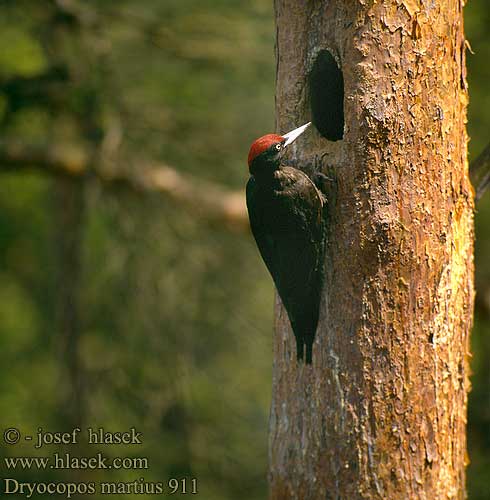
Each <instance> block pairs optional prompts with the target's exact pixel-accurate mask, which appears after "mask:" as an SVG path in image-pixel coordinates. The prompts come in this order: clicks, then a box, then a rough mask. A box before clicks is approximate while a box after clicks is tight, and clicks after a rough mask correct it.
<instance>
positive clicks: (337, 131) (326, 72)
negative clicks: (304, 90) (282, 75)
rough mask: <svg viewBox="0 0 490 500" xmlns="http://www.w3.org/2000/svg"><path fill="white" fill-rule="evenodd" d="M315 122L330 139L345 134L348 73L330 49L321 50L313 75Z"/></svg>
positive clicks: (312, 96) (332, 139) (312, 90)
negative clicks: (345, 72)
mask: <svg viewBox="0 0 490 500" xmlns="http://www.w3.org/2000/svg"><path fill="white" fill-rule="evenodd" d="M309 91H310V107H311V116H312V122H313V124H314V125H315V127H316V128H317V130H318V132H320V134H321V135H322V136H323V137H325V139H328V140H329V141H339V140H341V139H342V138H343V137H344V76H343V74H342V70H341V69H340V68H339V67H338V65H337V62H336V61H335V58H334V57H333V55H332V54H331V53H330V52H329V51H328V50H321V51H320V52H319V53H318V55H317V57H316V59H315V62H314V64H313V68H312V69H311V72H310V75H309Z"/></svg>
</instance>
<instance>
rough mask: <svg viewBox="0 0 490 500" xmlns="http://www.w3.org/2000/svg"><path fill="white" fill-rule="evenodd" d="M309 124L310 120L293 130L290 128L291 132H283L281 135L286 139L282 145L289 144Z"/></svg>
mask: <svg viewBox="0 0 490 500" xmlns="http://www.w3.org/2000/svg"><path fill="white" fill-rule="evenodd" d="M310 125H311V122H308V123H306V124H305V125H302V126H301V127H298V128H295V129H294V130H291V132H288V133H287V134H284V135H283V137H284V139H286V142H285V143H284V147H286V146H289V144H291V143H292V142H294V141H295V140H296V139H297V138H298V137H299V136H300V135H301V134H302V133H303V132H304V131H305V130H306V129H307V128H308V127H309V126H310Z"/></svg>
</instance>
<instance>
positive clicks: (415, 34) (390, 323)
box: [269, 0, 474, 500]
mask: <svg viewBox="0 0 490 500" xmlns="http://www.w3.org/2000/svg"><path fill="white" fill-rule="evenodd" d="M462 9H463V1H462V0H440V1H438V2H429V1H425V0H349V1H345V0H321V1H320V0H317V1H315V2H300V1H298V0H276V1H275V11H276V22H277V48H276V50H277V54H276V55H277V88H276V106H277V108H276V112H277V130H278V131H281V132H284V131H288V130H290V129H292V128H293V127H296V126H298V125H301V124H302V123H304V122H306V121H308V120H309V119H310V117H311V110H310V105H309V102H310V99H309V93H310V90H309V84H308V75H309V73H310V71H311V68H312V67H313V64H314V61H315V58H316V56H317V54H318V52H319V51H320V50H329V51H330V52H331V53H332V54H333V55H334V57H335V59H336V60H337V62H338V63H339V65H340V67H341V69H342V72H343V77H344V84H345V97H344V112H345V128H344V137H343V140H340V141H337V142H331V141H327V140H326V139H324V138H322V137H321V136H320V135H319V134H318V133H317V132H312V133H310V134H309V136H308V137H305V138H304V139H302V140H300V141H298V144H297V145H296V146H295V150H294V152H293V156H294V157H295V160H296V161H298V162H299V164H301V163H308V162H310V161H311V160H312V158H314V157H318V158H319V157H321V156H322V155H325V156H323V167H324V168H326V167H327V166H328V167H330V168H331V169H332V168H333V171H334V173H335V177H336V179H337V182H336V185H337V188H336V189H337V193H336V196H331V199H330V229H329V235H328V255H327V257H326V260H327V262H326V265H327V273H326V284H325V290H324V296H323V305H322V310H321V313H320V314H321V318H320V325H319V328H318V331H317V338H316V341H315V345H314V348H313V358H314V359H313V365H312V367H309V366H305V365H302V364H299V365H298V364H297V362H296V360H295V344H294V338H293V335H292V333H291V331H290V327H289V323H288V321H287V316H286V314H285V312H284V310H283V309H282V307H281V305H280V304H279V303H278V304H277V307H276V333H275V341H274V351H275V353H274V357H275V361H274V370H273V401H272V407H271V422H270V457H269V458H270V470H269V479H270V488H271V498H273V499H289V498H291V499H293V498H294V499H300V500H307V499H320V498H321V499H343V500H352V499H356V498H368V499H390V500H391V499H397V500H398V499H415V498H421V499H422V498H423V499H425V498H427V499H453V498H454V499H456V498H458V499H460V498H465V486H464V481H465V463H466V437H465V426H466V405H467V392H468V390H469V382H468V376H469V367H468V357H469V344H468V338H469V332H470V329H471V324H472V313H473V300H474V297H473V296H474V292H473V195H474V193H473V190H472V187H471V185H470V182H469V178H468V166H467V135H466V130H465V123H466V104H467V88H466V78H465V38H464V33H463V14H462ZM327 108H328V106H327ZM306 135H308V134H305V136H306Z"/></svg>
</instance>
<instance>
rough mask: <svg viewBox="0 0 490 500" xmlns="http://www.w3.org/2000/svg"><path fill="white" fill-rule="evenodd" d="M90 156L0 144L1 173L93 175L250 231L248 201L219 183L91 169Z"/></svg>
mask: <svg viewBox="0 0 490 500" xmlns="http://www.w3.org/2000/svg"><path fill="white" fill-rule="evenodd" d="M89 159H90V155H89V154H88V153H87V152H86V151H83V150H80V149H78V148H76V147H68V146H63V147H61V146H52V145H51V146H32V145H25V144H21V143H8V144H5V143H0V172H1V171H3V172H7V171H8V172H19V171H23V170H26V169H28V168H34V169H40V170H42V171H44V172H46V173H49V174H56V175H62V176H68V177H72V178H83V177H85V176H87V174H90V175H92V176H95V177H96V178H97V179H98V180H99V181H100V182H102V183H104V184H116V183H117V184H121V183H123V184H125V185H127V186H128V187H130V188H132V189H135V190H137V191H141V192H154V193H159V194H161V195H163V196H166V197H168V198H169V199H171V200H173V201H175V202H177V203H179V204H182V205H184V206H187V207H189V206H190V207H192V208H193V209H194V210H195V214H196V217H204V218H206V219H210V220H214V221H218V222H220V223H222V224H224V225H225V226H226V227H228V228H229V229H232V230H236V231H245V230H247V228H248V218H247V213H246V208H245V197H244V195H243V193H242V192H241V191H233V190H229V189H226V188H224V187H223V186H220V185H218V184H215V183H211V182H206V181H202V180H201V179H197V178H195V177H192V176H190V175H184V174H181V173H180V172H178V171H177V170H175V169H174V168H172V167H169V166H168V165H164V164H161V163H145V164H141V165H138V166H137V167H135V168H132V169H131V171H125V170H121V169H118V170H117V171H114V170H113V169H109V168H107V167H105V168H104V167H103V166H100V167H98V168H95V169H94V168H93V167H92V166H91V165H90V161H89Z"/></svg>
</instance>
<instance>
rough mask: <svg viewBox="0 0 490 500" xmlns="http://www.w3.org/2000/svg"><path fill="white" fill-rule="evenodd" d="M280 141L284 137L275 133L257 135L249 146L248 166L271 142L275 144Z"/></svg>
mask: <svg viewBox="0 0 490 500" xmlns="http://www.w3.org/2000/svg"><path fill="white" fill-rule="evenodd" d="M282 141H284V137H283V136H282V135H277V134H267V135H264V136H262V137H259V138H258V139H257V140H256V141H254V142H253V144H252V145H251V146H250V151H249V152H248V165H249V166H250V164H251V163H252V162H253V161H254V160H255V158H257V156H259V155H260V154H261V153H263V152H264V151H265V150H266V149H269V148H270V147H271V146H272V145H273V144H277V143H278V142H282Z"/></svg>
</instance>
